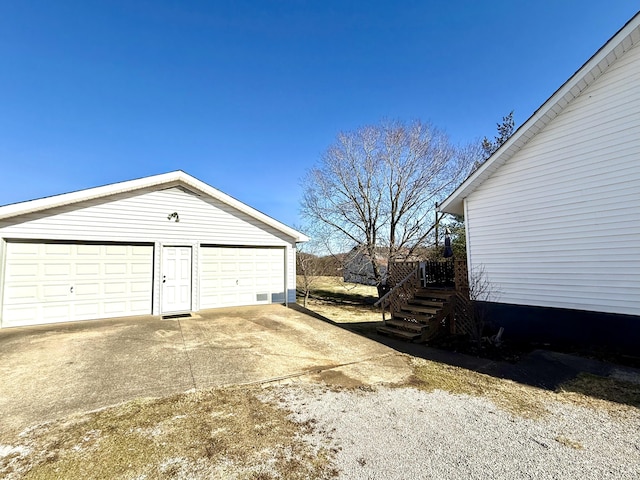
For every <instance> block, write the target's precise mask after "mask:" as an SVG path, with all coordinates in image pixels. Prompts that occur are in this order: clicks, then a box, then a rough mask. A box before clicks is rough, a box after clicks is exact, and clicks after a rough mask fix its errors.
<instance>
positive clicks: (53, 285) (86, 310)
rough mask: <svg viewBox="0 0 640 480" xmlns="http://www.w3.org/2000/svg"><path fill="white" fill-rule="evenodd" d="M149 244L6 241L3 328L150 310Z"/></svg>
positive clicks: (148, 312) (107, 316)
mask: <svg viewBox="0 0 640 480" xmlns="http://www.w3.org/2000/svg"><path fill="white" fill-rule="evenodd" d="M152 279H153V246H151V245H94V244H86V245H82V244H61V243H19V242H9V243H7V250H6V263H5V274H4V287H3V288H4V296H3V305H2V327H13V326H22V325H35V324H40V323H54V322H71V321H75V320H90V319H97V318H109V317H119V316H127V315H144V314H150V313H151V295H152V287H153V285H152Z"/></svg>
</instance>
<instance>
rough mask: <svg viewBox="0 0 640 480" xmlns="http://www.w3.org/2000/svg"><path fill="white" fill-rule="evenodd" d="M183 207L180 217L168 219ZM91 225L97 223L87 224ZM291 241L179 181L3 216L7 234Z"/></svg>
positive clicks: (96, 238)
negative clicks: (176, 184) (158, 187)
mask: <svg viewBox="0 0 640 480" xmlns="http://www.w3.org/2000/svg"><path fill="white" fill-rule="evenodd" d="M174 212H176V213H178V218H179V221H178V222H176V221H174V220H170V219H168V216H169V215H171V214H172V213H174ZM87 225H90V226H91V228H89V229H88V228H87ZM43 232H46V236H47V238H48V239H52V240H57V239H60V240H66V239H69V238H74V239H78V240H92V241H116V242H128V241H136V242H139V241H147V240H150V241H155V240H161V241H163V242H167V243H169V242H174V243H176V242H177V243H179V242H183V241H185V239H188V240H189V241H191V242H208V243H215V244H220V245H224V244H227V245H237V244H238V243H239V240H241V242H242V244H246V245H265V244H268V245H281V246H284V245H287V244H289V243H290V242H291V240H292V239H290V238H288V237H286V236H285V235H284V234H283V233H282V232H280V231H278V230H276V229H275V228H273V227H270V226H268V225H266V224H263V223H261V222H259V221H258V220H256V219H255V218H253V217H250V216H249V215H247V214H244V213H242V212H239V211H238V210H236V209H234V208H232V207H230V206H229V205H227V204H225V203H222V202H220V201H217V200H214V199H212V198H210V197H204V196H199V195H196V194H194V193H191V192H187V191H185V190H183V189H181V188H179V187H174V188H168V189H165V190H156V191H153V190H150V191H138V192H133V193H128V194H121V195H116V196H114V197H108V198H106V199H103V200H92V201H88V202H85V203H82V204H81V205H69V206H67V207H59V208H55V209H53V210H49V211H44V212H39V213H33V214H27V215H23V216H20V217H19V218H17V219H16V220H13V219H7V220H0V233H1V235H2V236H3V237H4V238H34V239H39V238H42V235H43Z"/></svg>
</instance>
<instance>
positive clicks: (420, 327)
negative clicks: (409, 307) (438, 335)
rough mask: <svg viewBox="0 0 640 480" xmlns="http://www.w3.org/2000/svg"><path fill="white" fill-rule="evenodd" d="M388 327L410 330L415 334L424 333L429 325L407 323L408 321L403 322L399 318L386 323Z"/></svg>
mask: <svg viewBox="0 0 640 480" xmlns="http://www.w3.org/2000/svg"><path fill="white" fill-rule="evenodd" d="M385 325H386V326H392V327H396V328H404V329H408V330H413V331H415V332H420V333H421V332H422V331H423V330H424V329H425V328H427V325H425V324H423V323H418V322H411V321H407V320H402V319H399V318H393V319H391V320H387V321H386V322H385Z"/></svg>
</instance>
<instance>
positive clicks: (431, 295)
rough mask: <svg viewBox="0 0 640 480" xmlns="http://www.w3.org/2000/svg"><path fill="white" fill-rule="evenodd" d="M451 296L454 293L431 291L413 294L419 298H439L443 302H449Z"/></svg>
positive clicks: (419, 291)
mask: <svg viewBox="0 0 640 480" xmlns="http://www.w3.org/2000/svg"><path fill="white" fill-rule="evenodd" d="M453 295H454V293H452V292H437V291H433V290H417V291H416V293H415V296H416V297H419V298H440V299H443V300H449V299H450V298H451V297H453Z"/></svg>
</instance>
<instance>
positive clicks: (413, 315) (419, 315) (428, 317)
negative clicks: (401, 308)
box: [394, 312, 434, 324]
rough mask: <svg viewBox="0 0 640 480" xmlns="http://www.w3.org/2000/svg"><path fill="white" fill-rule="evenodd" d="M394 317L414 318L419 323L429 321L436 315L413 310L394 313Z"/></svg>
mask: <svg viewBox="0 0 640 480" xmlns="http://www.w3.org/2000/svg"><path fill="white" fill-rule="evenodd" d="M394 318H397V319H403V318H413V319H414V320H415V321H416V322H418V323H423V324H426V323H429V322H430V321H431V320H432V319H433V318H434V315H429V314H424V313H411V312H400V313H398V314H396V315H394Z"/></svg>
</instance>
